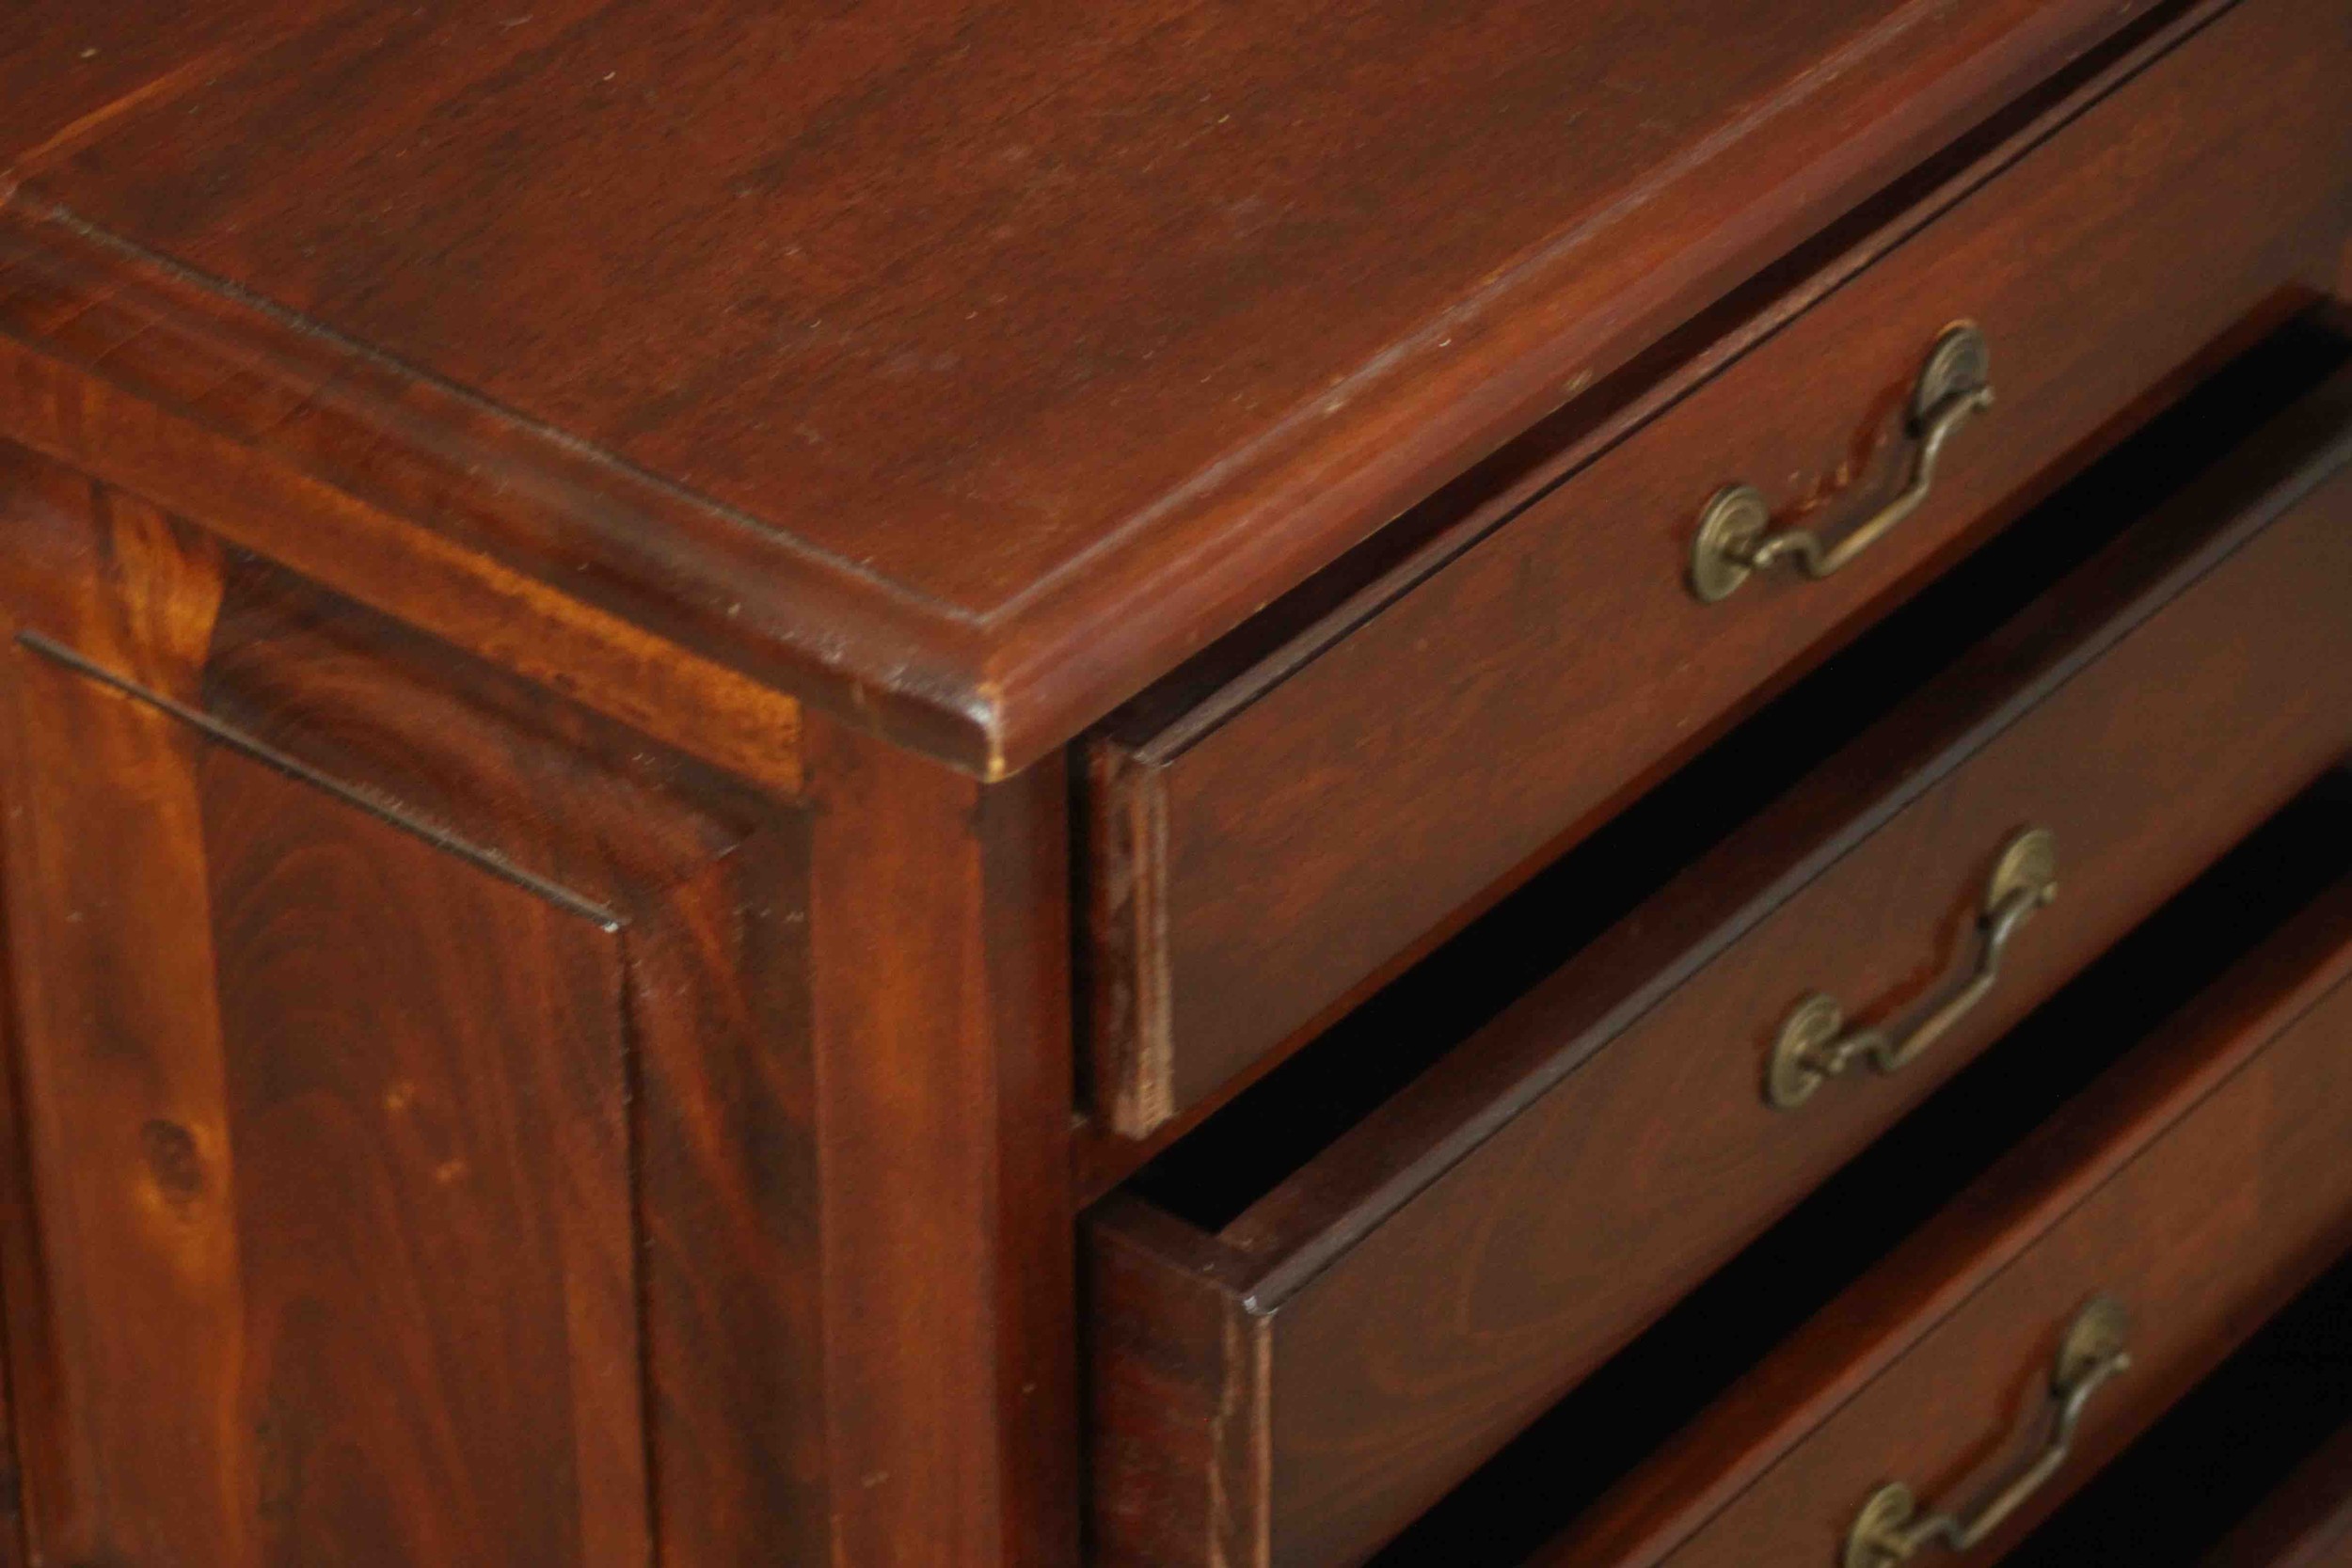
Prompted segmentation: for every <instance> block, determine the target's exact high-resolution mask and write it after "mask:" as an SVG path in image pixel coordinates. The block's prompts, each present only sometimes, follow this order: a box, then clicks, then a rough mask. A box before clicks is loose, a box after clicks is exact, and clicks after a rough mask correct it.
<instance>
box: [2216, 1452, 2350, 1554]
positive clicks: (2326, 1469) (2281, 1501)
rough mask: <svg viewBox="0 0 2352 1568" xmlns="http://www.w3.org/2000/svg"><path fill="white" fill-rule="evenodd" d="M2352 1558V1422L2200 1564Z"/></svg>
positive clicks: (2298, 1467) (2288, 1478)
mask: <svg viewBox="0 0 2352 1568" xmlns="http://www.w3.org/2000/svg"><path fill="white" fill-rule="evenodd" d="M2346 1562H2352V1426H2347V1427H2344V1428H2343V1429H2342V1430H2341V1431H2339V1432H2338V1433H2336V1434H2335V1435H2334V1436H2333V1437H2330V1438H2329V1439H2328V1441H2327V1442H2325V1443H2324V1444H2322V1445H2321V1446H2320V1448H2319V1450H2318V1451H2317V1452H2315V1453H2313V1454H2312V1456H2311V1457H2310V1458H2308V1459H2306V1460H2305V1461H2304V1462H2303V1463H2302V1464H2301V1465H2297V1466H2296V1469H2295V1473H2294V1474H2293V1475H2291V1476H2289V1477H2287V1479H2286V1480H2285V1481H2283V1482H2281V1483H2280V1487H2279V1490H2278V1491H2277V1492H2275V1493H2273V1494H2272V1495H2271V1496H2270V1497H2268V1498H2267V1499H2266V1500H2265V1502H2264V1503H2263V1505H2262V1506H2261V1507H2260V1508H2259V1509H2257V1510H2256V1511H2255V1512H2254V1513H2253V1514H2252V1515H2251V1516H2250V1517H2249V1518H2248V1519H2247V1520H2246V1521H2245V1523H2244V1524H2242V1525H2241V1526H2240V1527H2239V1528H2237V1529H2235V1530H2233V1531H2232V1532H2231V1534H2230V1537H2229V1539H2228V1540H2226V1541H2224V1542H2222V1543H2221V1544H2219V1545H2218V1546H2217V1547H2215V1548H2214V1550H2213V1551H2212V1552H2211V1553H2209V1554H2207V1555H2206V1556H2205V1557H2204V1558H2203V1559H2202V1560H2201V1563H2200V1568H2342V1565H2343V1564H2344V1563H2346Z"/></svg>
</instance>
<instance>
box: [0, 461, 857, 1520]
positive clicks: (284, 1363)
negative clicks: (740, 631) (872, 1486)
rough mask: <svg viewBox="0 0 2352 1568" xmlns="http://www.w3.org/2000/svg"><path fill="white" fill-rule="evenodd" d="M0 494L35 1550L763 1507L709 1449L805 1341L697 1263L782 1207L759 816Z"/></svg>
mask: <svg viewBox="0 0 2352 1568" xmlns="http://www.w3.org/2000/svg"><path fill="white" fill-rule="evenodd" d="M0 455H4V456H5V469H4V474H0V508H4V509H5V514H6V516H7V519H8V527H9V539H10V542H11V545H12V546H13V548H12V549H11V551H10V559H9V562H8V567H7V569H6V572H5V577H4V579H0V596H4V598H5V604H6V609H7V612H8V623H9V631H10V633H11V640H10V641H9V642H8V647H7V652H6V656H5V657H6V658H7V662H8V673H7V680H6V691H7V696H8V715H7V723H6V727H5V737H6V752H5V755H6V758H7V767H6V773H5V777H4V782H0V799H5V800H6V816H5V819H4V820H5V832H4V834H0V852H4V853H5V865H6V870H7V906H6V907H7V911H8V913H7V930H8V946H7V958H8V994H9V995H10V997H11V999H12V1002H13V1006H14V1018H13V1029H12V1034H11V1038H12V1045H13V1055H14V1069H15V1087H16V1095H17V1117H16V1132H17V1136H18V1138H19V1139H21V1147H20V1148H19V1150H18V1154H17V1158H18V1160H19V1161H21V1168H22V1169H23V1170H24V1173H25V1182H24V1188H23V1189H22V1190H23V1192H24V1194H25V1197H26V1201H25V1203H24V1213H23V1214H22V1215H21V1219H22V1220H23V1221H24V1222H25V1223H26V1224H27V1225H28V1226H29V1230H30V1238H29V1247H30V1250H31V1251H32V1252H33V1254H34V1259H35V1260H34V1261H32V1262H31V1263H30V1264H29V1265H28V1267H27V1269H26V1272H25V1273H24V1275H23V1278H24V1283H25V1285H26V1286H27V1287H30V1286H32V1284H33V1283H34V1282H36V1281H38V1283H39V1290H38V1292H37V1293H36V1292H35V1291H32V1290H30V1289H27V1290H26V1291H24V1292H22V1297H23V1299H18V1298H19V1296H20V1292H18V1291H11V1292H10V1295H11V1305H12V1307H13V1312H12V1318H11V1325H10V1326H11V1330H12V1332H11V1334H10V1348H11V1351H12V1352H13V1355H14V1361H15V1371H16V1373H17V1376H16V1378H15V1384H16V1386H17V1387H19V1388H20V1389H21V1390H22V1393H23V1398H22V1401H21V1406H22V1407H21V1409H20V1411H19V1432H20V1436H21V1440H22V1441H23V1444H24V1460H25V1477H26V1486H27V1497H28V1505H29V1525H30V1528H31V1530H32V1532H33V1536H34V1539H36V1540H38V1541H40V1543H42V1550H43V1552H44V1554H46V1555H48V1556H50V1557H53V1558H56V1559H57V1560H68V1561H99V1560H105V1561H127V1562H219V1563H230V1562H262V1561H273V1562H277V1561H324V1560H335V1561H344V1562H383V1563H388V1564H389V1563H414V1562H424V1561H433V1562H450V1563H459V1562H482V1563H493V1562H496V1563H512V1562H516V1561H547V1562H550V1563H555V1562H562V1563H580V1564H591V1563H598V1564H601V1563H613V1564H617V1563H624V1562H643V1561H644V1560H647V1556H648V1553H649V1551H650V1549H651V1534H652V1528H653V1527H652V1522H651V1518H650V1516H649V1513H648V1509H649V1499H650V1498H651V1497H653V1496H655V1494H656V1490H657V1488H656V1484H655V1483H656V1481H657V1480H659V1481H662V1482H664V1483H665V1484H663V1485H662V1486H661V1487H660V1492H661V1494H662V1495H663V1496H665V1497H668V1498H669V1499H670V1500H671V1502H672V1504H673V1506H674V1507H677V1508H679V1509H681V1510H682V1512H681V1513H676V1514H674V1515H673V1516H672V1517H673V1519H674V1520H675V1522H676V1523H675V1524H674V1527H673V1528H676V1527H677V1526H678V1525H685V1524H686V1523H687V1522H688V1521H691V1520H694V1519H695V1518H696V1516H697V1514H698V1513H701V1512H702V1511H703V1510H704V1509H709V1510H712V1511H719V1510H722V1509H734V1508H739V1507H741V1506H742V1504H741V1499H742V1498H745V1497H768V1498H773V1499H777V1500H779V1501H785V1500H788V1499H789V1498H790V1497H791V1496H792V1495H793V1494H794V1493H795V1492H796V1491H799V1492H801V1493H803V1495H805V1494H806V1493H807V1492H808V1490H809V1489H811V1488H812V1487H813V1486H814V1484H815V1478H814V1477H813V1476H811V1475H810V1474H809V1461H808V1458H807V1456H806V1455H804V1454H797V1453H795V1452H794V1451H792V1449H791V1447H790V1445H789V1444H788V1443H784V1442H778V1441H775V1438H776V1436H778V1435H779V1434H777V1433H773V1432H771V1431H769V1430H765V1429H764V1425H763V1423H760V1422H756V1421H751V1420H747V1419H745V1418H744V1417H743V1415H742V1414H740V1413H741V1412H743V1410H744V1408H745V1406H744V1402H745V1401H747V1400H763V1399H772V1400H775V1401H779V1402H782V1401H789V1400H791V1399H794V1398H802V1399H805V1398H806V1392H805V1390H806V1389H808V1388H809V1387H810V1386H812V1385H813V1380H814V1379H815V1378H816V1377H817V1375H818V1369H817V1367H816V1364H815V1357H814V1355H813V1354H812V1351H811V1343H812V1340H813V1338H814V1333H813V1329H814V1325H815V1323H816V1322H817V1313H818V1303H817V1302H816V1301H815V1300H814V1299H813V1291H812V1290H811V1288H810V1279H809V1278H808V1277H807V1276H806V1275H796V1274H795V1273H793V1272H791V1271H778V1272H777V1273H776V1274H775V1275H773V1276H772V1277H771V1278H769V1279H767V1280H765V1281H761V1280H759V1279H756V1278H745V1277H742V1276H741V1275H739V1274H738V1272H737V1271H738V1269H739V1267H740V1265H741V1264H742V1263H743V1262H745V1261H747V1260H748V1259H746V1258H745V1257H744V1256H743V1255H741V1254H739V1253H738V1252H736V1251H735V1250H734V1249H733V1248H732V1247H731V1246H728V1245H727V1244H726V1243H725V1239H724V1229H723V1227H724V1226H725V1225H728V1224H735V1223H756V1224H758V1225H759V1226H760V1227H763V1228H764V1227H769V1226H773V1227H776V1230H775V1234H774V1241H775V1242H776V1243H779V1244H789V1243H790V1239H791V1236H792V1231H793V1229H794V1228H795V1227H799V1228H803V1229H804V1228H805V1226H806V1220H805V1218H804V1216H805V1214H806V1212H807V1206H808V1202H809V1195H810V1193H811V1192H812V1191H813V1190H814V1187H815V1178H814V1164H815V1149H814V1145H813V1136H812V1131H811V1129H810V1128H809V1127H808V1125H807V1113H806V1109H805V1106H806V1100H807V1094H806V1090H805V1088H804V1087H797V1088H796V1087H795V1085H794V1084H793V1079H794V1078H795V1077H799V1078H801V1079H803V1080H804V1078H805V1074H806V1072H807V1061H806V1047H805V1044H804V1043H803V1044H802V1045H800V1047H799V1048H798V1050H797V1051H794V1050H792V1049H789V1046H790V1042H792V1041H794V1040H796V1039H798V1040H801V1041H803V1042H804V1040H805V1033H806V1024H805V1019H806V1012H807V1006H808V1003H807V993H808V984H807V968H808V959H807V946H806V942H805V940H804V936H803V931H804V928H805V923H806V910H807V900H808V889H807V883H808V833H807V829H806V824H805V820H804V817H803V814H801V813H799V812H797V811H794V810H791V809H788V808H783V807H779V806H777V805H775V804H773V803H771V802H767V801H763V800H760V799H759V798H758V797H757V796H756V795H755V793H754V792H752V791H750V790H748V789H746V788H744V787H742V786H740V785H739V784H732V783H730V782H728V781H726V780H724V779H723V778H721V777H720V776H718V775H716V774H714V773H712V772H711V771H710V770H709V769H707V768H703V767H701V766H699V765H697V764H694V763H691V762H690V761H688V760H686V759H684V758H681V757H679V756H677V755H675V754H674V753H668V752H663V751H661V750H660V749H658V748H654V747H651V746H649V745H647V744H646V743H645V742H644V741H643V740H642V739H641V738H637V737H631V736H626V735H625V734H623V733H622V732H620V731H618V730H617V729H616V728H615V727H614V726H612V725H611V724H609V723H606V722H604V721H598V720H596V719H594V718H593V717H592V716H589V715H586V714H584V713H582V712H581V711H580V710H578V709H576V708H573V707H571V706H570V705H565V704H563V703H561V702H552V701H550V700H549V699H548V697H546V696H545V695H544V694H541V693H534V692H532V691H531V690H530V689H528V688H526V687H524V686H523V685H522V684H521V683H519V682H516V681H514V680H512V679H511V678H508V677H502V676H500V675H498V674H496V673H493V672H491V671H488V670H487V669H485V668H483V667H481V666H479V665H478V664H476V663H475V662H474V661H471V660H469V659H465V658H462V657H458V656H455V655H453V654H452V653H451V652H450V651H449V650H447V649H445V648H442V647H438V646H437V645H435V644H433V643H431V642H429V641H426V640H424V639H422V638H420V637H418V636H416V635H415V634H413V633H410V632H405V631H404V630H402V629H400V628H398V627H396V626H392V625H390V624H389V623H388V622H385V621H383V620H382V619H380V618H378V617H376V616H373V615H372V614H370V613H368V612H366V611H363V610H359V609H358V607H356V606H354V605H351V604H350V603H348V602H346V601H342V600H340V599H337V598H336V597H334V596H333V595H330V594H326V593H324V592H323V591H321V590H320V589H318V588H317V587H316V586H315V585H313V584H311V583H309V582H307V581H305V580H303V579H302V578H298V577H295V576H294V575H293V574H291V573H289V572H287V571H285V570H284V569H282V568H280V567H278V566H275V565H273V564H270V563H268V562H264V561H262V560H261V559H259V558H258V557H255V556H252V555H250V554H248V553H246V552H244V551H242V550H238V549H236V548H234V547H233V546H226V545H224V544H222V543H221V542H219V541H217V540H215V539H213V538H210V537H208V536H206V535H205V534H203V533H202V532H201V531H199V530H197V529H195V528H193V527H191V526H189V525H188V524H186V523H184V522H183V521H181V520H179V519H177V518H175V517H173V516H171V515H167V514H166V513H164V512H162V511H160V510H158V509H156V508H154V507H152V506H151V505H149V504H147V503H144V502H142V501H139V500H137V499H134V498H132V497H131V496H129V495H127V494H125V493H123V492H120V491H119V490H114V489H111V488H109V487H107V486H104V485H101V484H96V483H91V482H89V481H87V480H86V479H84V478H82V477H81V476H79V475H76V474H74V473H72V472H71V471H70V470H66V469H64V468H61V467H57V466H56V465H54V464H51V463H49V462H47V461H45V460H43V459H40V458H38V457H35V456H33V455H31V454H30V453H27V452H25V451H23V450H22V449H14V448H11V449H8V451H6V452H5V454H0ZM755 1041H783V1042H786V1043H787V1050H785V1051H783V1052H781V1053H777V1055H776V1056H775V1057H774V1058H772V1059H771V1060H770V1061H769V1062H768V1063H766V1064H765V1069H764V1070H763V1071H762V1072H761V1073H759V1074H756V1075H749V1076H747V1068H748V1066H749V1065H750V1062H751V1061H752V1060H753V1059H754V1058H755V1054H756V1052H755V1044H754V1042H755ZM730 1131H731V1132H732V1134H733V1135H732V1136H731V1137H729V1138H726V1139H724V1140H723V1141H722V1142H720V1143H718V1144H715V1145H714V1143H713V1142H712V1140H713V1139H714V1138H717V1137H719V1135H720V1134H721V1133H723V1132H730ZM747 1144H748V1145H754V1146H755V1147H756V1148H758V1149H759V1154H760V1168H759V1169H758V1171H757V1173H756V1174H757V1181H756V1183H755V1184H747V1181H746V1177H747V1176H748V1175H750V1174H751V1173H750V1172H748V1171H747V1170H746V1169H745V1166H744V1164H743V1158H742V1154H741V1152H740V1147H739V1146H740V1145H747ZM730 1148H734V1149H735V1152H730V1151H729V1150H730ZM11 1273H12V1275H13V1271H11ZM728 1412H735V1413H736V1414H728ZM681 1420H691V1421H694V1422H697V1423H703V1422H719V1423H720V1424H721V1426H722V1427H723V1429H724V1431H725V1432H726V1433H732V1434H734V1435H732V1436H729V1437H720V1436H718V1435H717V1433H716V1431H714V1440H713V1441H708V1442H697V1443H695V1444H692V1445H691V1446H689V1445H683V1444H675V1445H674V1444H671V1443H666V1442H665V1443H661V1444H656V1443H655V1442H654V1441H653V1436H654V1433H655V1432H656V1430H657V1427H658V1426H660V1427H668V1428H671V1429H673V1430H674V1429H675V1423H676V1422H678V1421H681ZM649 1465H658V1466H660V1467H661V1468H662V1471H663V1473H662V1474H660V1476H659V1477H657V1476H655V1475H650V1474H649V1473H648V1466H649ZM158 1498H167V1499H169V1500H170V1506H168V1507H163V1506H159V1505H158V1504H157V1502H156V1500H155V1499H158ZM779 1512H780V1513H786V1512H788V1511H787V1510H779Z"/></svg>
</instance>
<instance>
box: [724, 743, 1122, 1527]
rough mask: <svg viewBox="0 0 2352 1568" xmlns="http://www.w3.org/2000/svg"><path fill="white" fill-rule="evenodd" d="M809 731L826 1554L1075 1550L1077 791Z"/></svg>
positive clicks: (1035, 775)
mask: <svg viewBox="0 0 2352 1568" xmlns="http://www.w3.org/2000/svg"><path fill="white" fill-rule="evenodd" d="M810 739H811V751H810V786H811V789H812V790H813V791H814V793H815V794H816V797H817V799H818V813H819V824H820V826H819V830H818V835H817V840H816V847H817V856H816V874H815V879H814V888H813V895H812V903H811V908H810V940H811V943H812V953H813V962H814V966H815V977H816V998H817V1008H816V1016H815V1020H814V1039H815V1043H816V1053H817V1069H818V1074H817V1083H818V1129H819V1132H820V1136H821V1140H822V1143H821V1148H822V1153H821V1164H822V1167H823V1174H824V1190H823V1193H822V1196H821V1202H822V1205H823V1209H824V1214H825V1225H824V1233H825V1238H826V1240H825V1255H824V1280H825V1287H824V1288H825V1307H826V1314H827V1321H828V1325H829V1329H830V1335H829V1342H828V1347H827V1357H826V1400H825V1408H826V1410H827V1412H828V1418H829V1420H830V1423H831V1433H832V1440H833V1443H834V1452H833V1455H832V1487H833V1490H832V1497H831V1504H830V1506H831V1507H832V1508H833V1510H834V1559H833V1560H835V1561H838V1562H843V1563H857V1564H860V1565H861V1568H862V1565H864V1564H866V1563H874V1564H877V1565H894V1564H895V1565H903V1568H930V1565H931V1564H934V1563H950V1562H952V1563H965V1562H972V1563H1001V1564H1005V1565H1007V1568H1011V1565H1013V1564H1022V1565H1026V1564H1029V1563H1044V1564H1056V1565H1059V1564H1069V1563H1074V1561H1075V1560H1076V1552H1077V1507H1076V1497H1077V1484H1078V1483H1077V1461H1078V1436H1077V1389H1076V1364H1077V1358H1076V1350H1075V1340H1076V1325H1075V1321H1074V1318H1075V1312H1076V1296H1077V1284H1076V1278H1075V1273H1076V1266H1075V1261H1074V1245H1075V1243H1074V1239H1073V1226H1072V1220H1071V1212H1072V1210H1071V1198H1070V1187H1069V1183H1070V1171H1069V1158H1068V1136H1069V1129H1070V1114H1071V1113H1070V1093H1071V1077H1072V1066H1071V1060H1070V1029H1069V995H1070V981H1069V972H1068V965H1069V929H1068V924H1067V918H1066V912H1065V911H1066V902H1065V897H1064V895H1065V892H1066V889H1067V885H1068V877H1069V872H1068V868H1067V858H1066V857H1067V843H1068V834H1067V824H1066V801H1065V797H1064V795H1063V793H1062V791H1061V790H1060V788H1059V787H1058V780H1057V779H1056V778H1055V777H1054V776H1053V774H1052V770H1050V769H1043V770H1039V771H1037V772H1032V773H1029V774H1026V775H1024V776H1022V777H1020V778H1018V779H1015V780H1013V781H1011V782H1009V783H1007V784H997V785H985V786H984V785H981V784H976V783H974V782H973V781H972V780H970V779H968V778H965V777H962V776H961V775H958V774H955V773H951V772H949V771H947V770H946V769H945V768H939V767H936V766H935V765H932V764H930V763H926V762H923V761H921V760H919V759H916V758H913V757H910V756H907V755H906V754H904V753H902V752H892V751H890V750H888V749H886V748H884V747H883V746H882V745H880V744H878V743H876V742H874V741H872V740H869V739H867V738H866V737H864V736H860V735H858V734H856V733H854V732H851V731H848V730H845V729H842V728H841V727H840V726H837V725H834V724H832V723H830V722H827V721H820V720H817V719H814V718H813V719H812V721H811V728H810ZM746 1544H747V1545H748V1544H750V1543H746Z"/></svg>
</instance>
